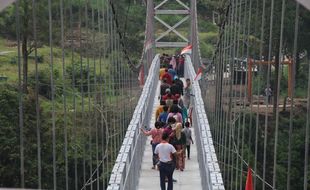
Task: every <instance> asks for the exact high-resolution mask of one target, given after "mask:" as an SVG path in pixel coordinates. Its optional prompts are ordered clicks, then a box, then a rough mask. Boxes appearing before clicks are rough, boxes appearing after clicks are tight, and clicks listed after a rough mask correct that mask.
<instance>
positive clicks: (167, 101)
mask: <svg viewBox="0 0 310 190" xmlns="http://www.w3.org/2000/svg"><path fill="white" fill-rule="evenodd" d="M160 60H161V68H160V71H159V78H160V82H161V84H160V93H159V96H158V98H159V100H160V105H159V106H158V107H157V108H156V112H155V118H156V122H155V124H154V127H153V128H151V130H146V129H143V128H141V131H142V132H143V133H144V134H145V135H147V136H152V140H151V145H152V152H153V157H152V163H153V165H152V169H158V170H159V174H160V186H161V189H162V190H165V189H166V184H165V182H166V181H167V182H168V190H172V189H173V181H176V180H174V179H173V177H172V176H173V172H174V170H175V169H176V170H179V171H181V172H183V171H184V170H185V160H186V157H187V159H188V160H189V159H190V145H191V144H193V143H194V142H193V139H192V131H191V129H190V128H191V117H190V113H189V112H190V111H189V110H190V98H191V96H192V92H191V81H190V79H186V82H185V84H183V81H182V80H181V79H180V78H179V77H183V76H184V57H183V56H169V55H167V54H163V55H162V56H161V59H160ZM186 153H187V154H186Z"/></svg>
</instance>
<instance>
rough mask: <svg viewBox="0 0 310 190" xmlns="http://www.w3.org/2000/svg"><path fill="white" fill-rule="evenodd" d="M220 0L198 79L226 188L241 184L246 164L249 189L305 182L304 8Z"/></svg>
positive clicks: (276, 1)
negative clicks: (213, 43)
mask: <svg viewBox="0 0 310 190" xmlns="http://www.w3.org/2000/svg"><path fill="white" fill-rule="evenodd" d="M224 5H225V6H226V8H225V11H223V12H225V14H224V13H223V15H222V17H221V18H222V23H223V24H222V27H221V29H220V34H221V35H220V37H219V41H218V45H217V49H216V51H215V52H216V54H215V56H214V57H213V62H212V64H211V66H210V70H209V71H207V73H206V74H207V75H206V77H204V79H203V81H201V84H204V85H203V87H204V88H202V91H203V93H202V94H204V95H205V97H204V100H205V102H206V110H207V114H208V118H209V122H210V126H211V132H212V135H213V137H214V138H213V140H214V145H215V150H216V153H217V155H218V158H219V163H220V168H221V171H222V172H223V173H222V174H223V179H224V184H225V188H226V189H240V190H241V189H244V187H245V181H246V177H245V176H246V175H245V173H246V172H247V170H248V168H250V170H251V171H252V172H253V175H254V189H307V188H308V186H309V177H308V167H309V164H308V142H309V139H308V138H309V136H308V133H309V130H308V128H309V93H308V89H307V87H306V86H307V84H308V81H307V78H308V76H309V71H308V66H309V60H308V57H309V56H308V48H307V47H306V46H307V45H306V46H304V45H305V44H308V42H306V41H307V39H309V37H310V36H309V35H308V34H306V33H307V32H306V30H305V29H304V28H305V24H306V23H309V19H308V18H309V15H310V13H309V11H308V10H306V9H305V8H304V7H301V6H300V5H299V4H298V3H297V2H295V1H286V0H272V1H255V0H230V1H227V2H225V4H224ZM306 25H307V24H306ZM302 76H303V77H302ZM302 86H303V87H302ZM300 110H303V111H300ZM301 123H303V124H301ZM297 152H301V153H300V154H299V153H297ZM293 181H294V183H293Z"/></svg>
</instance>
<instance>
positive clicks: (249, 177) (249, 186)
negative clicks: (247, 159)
mask: <svg viewBox="0 0 310 190" xmlns="http://www.w3.org/2000/svg"><path fill="white" fill-rule="evenodd" d="M245 190H253V183H252V170H251V168H250V167H249V168H248V175H247V177H246V183H245Z"/></svg>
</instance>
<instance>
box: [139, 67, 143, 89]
mask: <svg viewBox="0 0 310 190" xmlns="http://www.w3.org/2000/svg"><path fill="white" fill-rule="evenodd" d="M138 80H139V85H140V86H141V87H142V86H143V85H144V66H143V65H141V66H140V71H139V76H138Z"/></svg>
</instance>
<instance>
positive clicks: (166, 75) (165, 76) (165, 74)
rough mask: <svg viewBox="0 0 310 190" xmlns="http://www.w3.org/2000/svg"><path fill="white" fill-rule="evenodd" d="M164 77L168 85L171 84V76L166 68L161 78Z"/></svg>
mask: <svg viewBox="0 0 310 190" xmlns="http://www.w3.org/2000/svg"><path fill="white" fill-rule="evenodd" d="M163 79H166V81H167V83H168V84H169V85H172V76H171V75H170V74H169V72H168V69H165V73H164V74H163V75H162V80H163Z"/></svg>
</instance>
